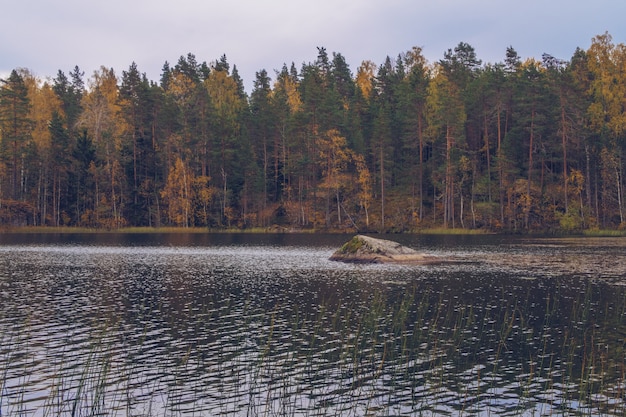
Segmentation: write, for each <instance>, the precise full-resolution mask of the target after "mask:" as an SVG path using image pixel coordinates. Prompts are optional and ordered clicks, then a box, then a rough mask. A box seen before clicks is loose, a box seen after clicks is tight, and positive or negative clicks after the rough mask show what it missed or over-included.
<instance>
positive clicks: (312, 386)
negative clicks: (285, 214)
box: [0, 234, 626, 416]
mask: <svg viewBox="0 0 626 417" xmlns="http://www.w3.org/2000/svg"><path fill="white" fill-rule="evenodd" d="M349 238H350V236H340V235H291V234H284V235H244V234H234V235H226V234H224V235H221V234H218V235H203V234H144V235H141V234H140V235H131V234H127V235H125V234H90V235H80V234H77V235H54V234H45V235H11V234H5V235H0V416H9V415H10V416H59V415H61V416H87V415H89V416H94V415H95V416H98V415H102V416H127V415H133V416H178V415H191V416H215V415H223V416H257V415H258V416H336V415H342V416H364V415H370V416H388V415H455V416H456V415H481V416H482V415H485V416H486V415H491V416H518V415H525V416H535V415H546V414H550V415H625V414H626V356H625V355H626V349H625V348H626V286H625V284H626V251H625V249H626V239H620V238H605V239H591V238H580V239H530V238H520V237H517V238H512V237H501V236H445V237H438V236H431V237H424V236H407V235H402V236H390V237H387V238H392V239H394V240H397V241H399V242H401V243H404V244H407V245H409V246H411V247H414V248H417V249H419V250H422V251H424V252H427V253H429V254H433V255H437V256H441V257H444V258H446V259H449V260H451V261H452V262H446V263H442V264H438V265H424V266H399V265H387V266H382V265H349V264H342V263H335V262H331V261H328V257H329V256H330V255H331V254H332V252H333V251H334V250H335V249H336V248H337V247H339V246H340V245H341V244H342V243H344V242H345V241H346V240H348V239H349Z"/></svg>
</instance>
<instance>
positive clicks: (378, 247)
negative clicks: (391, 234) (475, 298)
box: [330, 235, 436, 263]
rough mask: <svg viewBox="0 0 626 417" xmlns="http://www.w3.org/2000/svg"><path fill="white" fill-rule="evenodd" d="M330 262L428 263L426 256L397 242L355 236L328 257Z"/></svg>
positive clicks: (429, 260)
mask: <svg viewBox="0 0 626 417" xmlns="http://www.w3.org/2000/svg"><path fill="white" fill-rule="evenodd" d="M330 260H332V261H340V262H351V263H428V262H431V261H434V260H436V257H433V256H427V255H424V254H422V253H419V252H417V251H415V250H414V249H411V248H408V247H406V246H402V245H401V244H399V243H397V242H393V241H391V240H385V239H377V238H373V237H370V236H364V235H356V236H354V237H353V238H352V239H350V240H349V241H348V242H346V243H344V244H343V245H342V246H341V248H339V249H338V250H337V251H336V252H335V253H333V255H332V256H331V257H330Z"/></svg>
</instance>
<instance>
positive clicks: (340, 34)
mask: <svg viewBox="0 0 626 417" xmlns="http://www.w3.org/2000/svg"><path fill="white" fill-rule="evenodd" d="M624 15H626V2H623V0H596V1H595V2H593V3H588V2H571V1H569V0H551V1H545V0H543V1H539V0H527V1H526V2H524V3H520V2H512V1H506V0H475V1H472V2H468V1H467V0H440V1H436V2H434V1H431V0H428V1H427V0H385V1H382V0H317V1H314V2H313V1H303V0H290V1H287V0H270V1H264V2H261V1H258V0H230V1H219V2H218V1H206V0H179V1H177V2H171V1H165V0H131V1H128V0H124V1H123V0H109V1H106V2H84V1H79V0H58V1H57V2H50V1H47V0H21V1H10V2H6V4H4V5H3V13H2V14H1V15H0V39H2V42H0V73H2V72H4V73H8V72H10V71H11V69H13V68H17V67H27V68H29V69H31V70H32V71H33V72H34V73H35V74H37V75H39V76H55V75H56V72H57V70H59V69H61V70H64V71H70V70H71V69H72V68H73V67H74V66H75V65H78V66H79V67H81V69H82V70H83V71H85V73H86V74H87V76H89V75H90V74H91V73H92V72H93V71H94V70H97V69H98V68H99V67H100V66H101V65H104V66H107V67H113V68H114V69H115V70H116V72H117V73H118V74H120V73H121V71H123V70H125V69H127V68H128V66H129V65H130V64H131V63H132V62H136V63H137V66H138V67H139V70H140V71H143V72H146V74H147V76H148V78H150V79H151V80H155V81H156V80H158V79H159V78H160V72H161V68H162V66H163V63H164V62H165V61H169V62H170V63H175V62H176V61H177V60H178V58H179V57H180V56H181V55H186V54H187V53H189V52H191V53H193V54H195V55H196V57H197V58H198V60H199V61H212V60H215V59H218V58H219V57H220V56H221V55H222V54H226V56H227V58H228V61H229V62H230V63H231V65H237V67H238V69H239V72H240V74H241V76H242V77H243V79H244V81H245V83H246V86H247V87H248V88H249V87H250V86H251V85H252V83H253V81H254V77H255V73H256V72H257V71H260V70H261V69H266V70H267V71H268V73H269V74H270V76H273V75H274V73H273V70H275V69H280V68H281V67H282V65H283V63H286V64H287V65H290V64H291V63H292V62H294V63H295V64H296V66H297V67H298V68H300V66H301V64H302V63H304V62H311V61H314V60H315V58H316V56H317V49H316V47H317V46H324V47H326V48H327V50H328V52H329V53H331V52H339V53H341V54H342V55H344V57H346V60H347V62H348V63H349V65H350V68H351V69H352V71H353V72H354V71H356V68H357V67H358V65H359V64H360V63H361V61H363V60H372V61H374V62H375V63H377V64H380V63H382V62H383V61H384V59H385V57H386V56H388V55H389V56H391V57H392V58H393V57H395V56H397V54H399V53H401V52H405V51H408V50H410V49H411V48H412V47H414V46H420V47H423V51H424V55H425V56H426V58H427V59H428V60H429V61H431V62H432V61H436V60H439V59H441V58H442V57H443V53H444V51H446V50H447V49H449V48H454V46H456V45H457V44H458V43H459V42H467V43H469V44H470V45H472V46H473V47H474V48H475V49H476V52H477V54H478V57H479V58H480V59H482V60H483V62H498V61H502V60H503V59H504V56H505V51H506V48H507V47H508V46H513V47H514V48H515V49H516V50H517V51H518V53H519V54H520V56H522V57H524V58H525V57H537V58H540V56H541V54H542V53H543V52H548V53H551V54H553V55H555V56H557V57H559V58H563V59H569V58H570V57H571V54H572V53H573V52H574V50H575V48H576V47H582V48H587V47H588V46H589V45H590V42H591V38H592V37H593V36H595V35H598V34H602V33H604V32H605V31H609V32H610V33H611V34H612V35H613V37H614V41H615V42H616V43H618V42H624V41H625V40H626V27H625V26H624V25H623V23H622V20H623V18H622V16H624Z"/></svg>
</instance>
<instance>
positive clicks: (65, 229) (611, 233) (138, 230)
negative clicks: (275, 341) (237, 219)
mask: <svg viewBox="0 0 626 417" xmlns="http://www.w3.org/2000/svg"><path fill="white" fill-rule="evenodd" d="M0 233H3V234H55V233H56V234H159V233H161V234H175V233H187V234H228V233H231V234H237V233H241V234H337V235H351V234H352V235H354V234H360V233H366V234H377V235H388V236H393V235H459V236H461V235H496V236H497V235H500V236H506V235H520V236H546V237H548V236H549V237H626V231H624V230H611V229H607V230H600V229H597V230H583V231H579V232H576V233H556V232H554V233H546V232H525V233H515V232H510V231H502V232H494V231H488V230H482V229H442V228H433V229H420V230H415V231H408V232H401V233H392V232H386V233H384V232H383V233H381V232H377V231H369V232H361V231H358V230H333V229H292V228H287V227H281V226H271V227H266V228H260V227H259V228H250V229H236V228H231V229H208V228H205V227H124V228H119V229H104V228H86V227H74V226H18V227H7V226H0Z"/></svg>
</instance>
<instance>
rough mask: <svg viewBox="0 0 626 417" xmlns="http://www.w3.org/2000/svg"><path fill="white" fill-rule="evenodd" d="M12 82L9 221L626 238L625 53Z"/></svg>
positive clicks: (18, 73)
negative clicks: (247, 83) (619, 234)
mask: <svg viewBox="0 0 626 417" xmlns="http://www.w3.org/2000/svg"><path fill="white" fill-rule="evenodd" d="M313 52H314V53H313V57H314V58H315V59H314V60H313V61H312V62H310V63H304V64H302V65H301V66H300V67H297V66H296V65H294V64H291V65H284V66H283V68H282V69H281V70H280V71H275V73H274V74H269V73H268V72H267V71H265V70H260V71H258V72H257V73H256V79H255V80H254V84H253V88H252V91H250V92H249V93H247V92H246V91H245V89H244V87H243V81H242V79H241V78H240V76H239V74H238V71H237V67H236V65H232V66H231V64H230V63H229V62H228V60H227V58H226V56H222V57H221V58H218V59H216V60H215V61H211V62H210V63H209V64H207V63H206V62H199V61H198V60H197V59H196V57H195V56H194V55H193V54H188V55H187V56H181V57H180V59H179V60H178V62H177V63H176V64H175V65H171V64H169V63H167V62H166V63H165V64H164V65H163V68H162V72H161V78H160V79H159V80H158V81H154V80H149V79H147V77H146V75H145V74H144V73H142V72H140V69H139V68H137V66H136V65H135V64H134V63H132V64H131V65H130V66H129V68H128V69H126V70H123V71H122V72H121V73H118V72H116V71H115V70H114V69H112V68H106V67H101V68H100V69H99V70H97V71H95V72H94V73H93V74H91V75H88V76H85V74H84V72H83V71H81V69H80V68H78V67H75V68H74V69H73V70H71V71H70V72H68V73H65V72H63V71H62V70H59V72H58V73H57V74H56V76H55V77H54V78H45V79H42V78H39V77H37V76H35V75H33V73H32V72H31V70H29V69H24V68H17V69H15V70H13V71H12V72H11V74H10V75H9V76H8V77H6V78H5V79H2V80H0V135H1V142H0V227H14V226H78V227H87V228H106V229H116V228H121V227H130V226H138V227H141V226H147V227H162V226H177V227H205V228H211V229H220V228H237V229H252V228H280V229H283V228H284V229H285V230H304V229H311V230H335V231H337V230H339V231H342V230H343V231H355V230H358V231H379V232H404V231H419V230H421V229H426V228H455V229H460V228H463V229H484V230H489V231H501V232H533V231H540V232H576V231H582V230H587V229H620V228H626V219H625V216H626V200H625V195H624V193H625V192H626V180H625V177H626V46H625V45H624V44H615V43H614V42H613V39H612V37H611V36H610V35H609V34H608V33H605V34H603V35H598V36H596V37H595V38H594V39H592V40H591V46H590V47H589V48H588V49H587V50H583V49H581V48H578V49H577V50H576V51H575V53H574V54H573V56H572V57H571V58H570V59H569V60H564V59H560V58H556V57H553V56H550V55H547V54H544V55H543V57H542V59H541V60H538V59H534V58H528V59H524V58H522V57H520V56H518V54H517V52H516V51H515V49H514V48H513V47H509V48H507V50H506V51H503V55H504V56H503V59H502V61H501V62H498V63H483V62H482V61H481V60H480V59H479V57H477V56H476V52H475V50H474V48H473V47H472V46H471V45H469V44H466V43H459V44H458V45H457V46H456V47H454V48H452V49H449V50H448V51H446V52H444V54H443V57H442V58H441V59H440V60H439V61H437V62H433V63H430V62H427V60H426V59H425V58H424V56H423V54H422V50H421V49H420V48H419V47H415V48H413V49H412V50H410V51H406V52H403V53H400V54H399V55H398V56H396V57H395V58H394V57H388V58H387V59H386V60H385V61H384V62H382V63H374V62H371V61H363V62H362V63H361V65H360V66H359V67H358V68H357V69H356V71H355V72H353V71H352V70H351V69H350V68H349V66H348V64H347V62H346V60H345V58H344V57H343V56H342V55H341V54H340V53H335V52H333V53H332V54H330V53H329V52H327V51H326V49H325V48H318V49H317V51H313Z"/></svg>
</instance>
